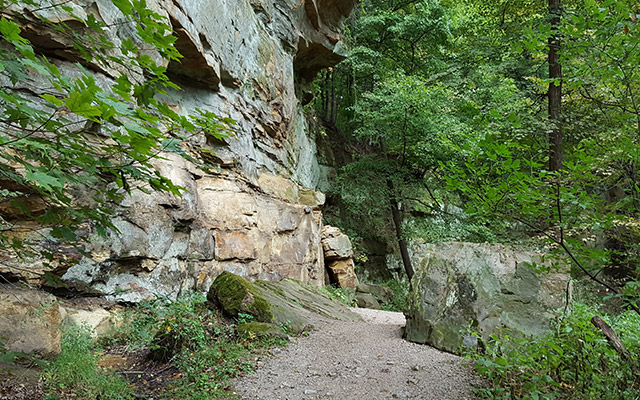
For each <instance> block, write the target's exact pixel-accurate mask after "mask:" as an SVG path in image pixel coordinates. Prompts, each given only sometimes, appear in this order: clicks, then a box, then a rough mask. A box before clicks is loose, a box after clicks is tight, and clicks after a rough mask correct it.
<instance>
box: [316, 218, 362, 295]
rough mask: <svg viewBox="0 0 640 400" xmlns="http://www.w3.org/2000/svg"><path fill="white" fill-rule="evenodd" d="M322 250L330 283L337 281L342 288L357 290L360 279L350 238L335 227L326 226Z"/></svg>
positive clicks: (323, 230)
mask: <svg viewBox="0 0 640 400" xmlns="http://www.w3.org/2000/svg"><path fill="white" fill-rule="evenodd" d="M322 249H323V251H324V261H325V265H326V268H327V272H328V273H329V277H330V281H332V282H333V281H335V283H337V284H338V286H340V287H342V288H345V289H352V290H355V289H356V287H357V286H358V277H357V276H356V272H355V269H354V268H355V264H354V261H353V247H352V246H351V240H349V236H347V235H345V234H344V233H342V232H341V231H340V229H338V228H336V227H334V226H329V225H326V226H324V227H323V228H322Z"/></svg>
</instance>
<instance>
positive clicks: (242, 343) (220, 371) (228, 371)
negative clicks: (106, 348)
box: [104, 293, 286, 400]
mask: <svg viewBox="0 0 640 400" xmlns="http://www.w3.org/2000/svg"><path fill="white" fill-rule="evenodd" d="M240 319H246V320H249V319H251V318H250V317H249V314H243V315H239V320H240ZM123 320H124V325H123V326H122V328H120V329H119V330H118V331H117V332H114V333H113V335H112V337H111V338H110V339H107V340H106V341H105V342H104V343H108V344H115V343H121V344H126V345H127V346H128V347H129V350H130V351H133V350H135V349H136V348H138V349H139V348H140V347H146V348H149V349H150V350H151V354H152V357H154V358H156V359H160V360H164V361H165V362H170V363H172V364H173V365H175V366H176V367H177V368H178V369H179V370H180V372H181V377H180V378H179V379H178V380H176V381H174V382H172V383H171V384H170V385H169V386H168V387H167V388H166V389H165V390H164V392H163V393H162V394H161V395H162V396H163V397H162V398H167V399H175V398H180V399H190V400H205V399H207V400H208V399H215V398H225V397H227V396H228V395H229V393H228V391H227V389H228V381H229V380H230V379H232V378H234V377H236V376H238V374H240V373H244V372H248V371H251V369H252V364H251V363H250V360H251V356H252V355H254V356H255V354H258V353H264V352H266V351H267V350H268V348H269V347H271V346H274V345H279V346H281V345H284V344H285V343H286V340H283V339H281V338H279V337H277V336H275V335H258V334H255V333H246V332H243V333H238V332H237V331H236V325H235V324H229V323H227V322H225V321H224V320H222V319H221V318H220V317H219V316H218V315H217V313H215V312H213V311H212V310H210V309H209V307H208V305H207V300H206V298H205V296H204V295H203V294H201V293H187V294H185V295H183V296H181V297H180V298H178V299H177V300H175V301H169V300H158V301H154V302H148V303H143V304H141V305H140V306H138V307H137V308H136V309H134V310H132V311H130V312H129V314H128V316H127V317H125V318H124V319H123Z"/></svg>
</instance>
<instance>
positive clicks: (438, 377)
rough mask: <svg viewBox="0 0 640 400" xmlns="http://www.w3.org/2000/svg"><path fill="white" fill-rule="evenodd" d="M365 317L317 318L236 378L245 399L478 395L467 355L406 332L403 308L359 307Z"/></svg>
mask: <svg viewBox="0 0 640 400" xmlns="http://www.w3.org/2000/svg"><path fill="white" fill-rule="evenodd" d="M353 311H354V312H357V313H358V314H360V315H361V316H362V317H363V318H364V320H365V321H366V322H340V321H327V320H324V321H318V323H317V324H316V327H317V330H316V331H314V332H313V333H312V334H311V335H310V336H308V337H306V338H300V339H299V340H298V341H297V342H295V343H291V344H289V346H288V347H286V348H284V349H277V350H275V351H274V357H273V358H271V359H268V360H266V361H264V362H259V363H258V365H259V368H258V369H257V371H256V372H255V373H253V374H251V375H247V376H245V377H243V378H241V379H240V380H237V381H236V382H235V385H234V386H235V388H236V390H235V392H236V393H238V394H239V395H240V396H241V397H242V399H244V400H253V399H264V400H267V399H268V400H278V399H280V400H298V399H300V400H302V399H305V400H306V399H340V400H368V399H434V400H436V399H437V400H463V399H473V398H474V396H473V393H472V388H473V385H474V384H476V385H477V384H478V383H479V380H478V378H476V377H475V376H474V374H473V373H472V372H471V371H470V370H469V369H468V368H465V367H463V366H462V365H461V359H460V358H459V357H456V356H454V355H451V354H448V353H442V352H440V351H438V350H435V349H433V348H431V347H428V346H422V345H418V344H415V343H409V342H407V341H405V340H403V339H402V329H403V326H404V324H405V319H404V316H403V315H402V314H401V313H392V312H387V311H379V310H368V309H353Z"/></svg>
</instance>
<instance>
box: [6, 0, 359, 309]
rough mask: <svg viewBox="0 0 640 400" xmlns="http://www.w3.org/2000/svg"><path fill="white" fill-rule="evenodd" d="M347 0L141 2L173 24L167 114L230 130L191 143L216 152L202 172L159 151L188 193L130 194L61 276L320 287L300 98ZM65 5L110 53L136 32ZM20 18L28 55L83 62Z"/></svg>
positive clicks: (29, 272) (166, 289)
mask: <svg viewBox="0 0 640 400" xmlns="http://www.w3.org/2000/svg"><path fill="white" fill-rule="evenodd" d="M354 4H355V2H354V1H353V0H331V1H322V0H315V1H314V0H304V1H303V2H298V1H291V0H264V1H254V0H244V1H232V2H226V1H222V0H219V1H209V2H201V1H194V0H172V1H169V0H156V1H149V2H148V3H147V5H148V7H149V8H150V9H152V10H154V11H156V12H157V13H159V14H160V15H162V16H164V17H165V18H166V19H167V21H169V23H170V24H171V26H172V27H173V29H174V30H175V32H176V36H177V42H176V47H177V48H178V50H179V51H180V52H181V53H182V54H183V56H184V58H183V59H182V60H181V62H180V63H178V62H174V61H172V62H171V63H169V64H168V65H167V68H168V75H170V77H171V78H173V79H174V80H176V81H177V82H178V83H179V84H180V85H181V86H182V88H183V90H181V91H176V92H173V93H170V94H169V102H170V103H171V107H172V109H174V110H176V111H177V112H179V113H181V114H184V115H186V114H196V109H201V110H203V111H210V112H214V113H216V114H217V115H219V116H221V117H229V118H232V119H233V120H235V121H236V124H235V127H234V134H233V135H232V136H231V137H229V138H228V139H225V140H223V141H218V140H212V139H211V138H210V137H206V136H205V135H204V134H203V135H202V136H199V137H195V138H193V139H192V143H191V144H192V145H194V146H198V147H200V148H203V149H205V150H207V151H211V152H213V154H214V155H213V156H211V157H210V160H209V164H210V165H208V168H207V169H206V172H205V171H203V169H200V168H198V167H197V166H196V165H194V164H191V163H190V162H187V161H185V160H184V159H182V158H180V157H178V156H176V155H175V154H171V153H167V154H163V155H162V156H163V158H164V159H162V160H158V161H157V162H156V164H157V167H158V169H160V171H161V172H162V173H163V174H165V175H166V176H168V177H169V178H171V179H172V180H173V181H174V183H176V184H178V185H181V186H182V187H184V188H185V189H186V192H185V194H184V195H183V196H182V198H177V197H173V196H167V195H162V194H157V193H155V194H153V193H152V194H145V193H144V192H142V191H134V192H133V193H132V194H131V195H130V196H128V197H127V198H126V199H125V200H124V201H123V202H122V203H121V204H118V205H116V216H115V217H114V221H113V222H114V225H115V227H116V228H117V230H113V231H112V232H110V233H109V237H108V238H107V240H105V239H104V238H99V237H91V238H90V240H89V244H88V247H87V249H86V251H87V252H88V253H89V256H81V255H80V254H78V253H74V254H73V255H72V258H74V257H75V259H74V260H73V262H72V263H71V264H74V263H75V262H76V261H79V262H77V264H75V265H74V266H72V267H71V268H69V269H68V270H67V271H66V273H64V272H65V271H64V270H61V271H60V274H62V273H64V275H63V281H64V282H65V283H66V284H68V285H70V286H71V287H75V288H76V289H79V290H81V291H89V292H92V293H96V294H102V295H106V296H108V297H109V298H110V299H111V300H118V301H127V302H137V301H141V300H144V299H149V298H154V297H157V296H168V297H175V296H177V295H178V294H179V293H180V292H181V291H183V290H186V289H196V290H203V291H204V290H207V288H208V286H209V285H210V284H211V282H212V281H213V279H215V276H217V274H219V273H220V271H223V270H227V271H234V272H236V273H238V274H240V275H243V276H246V277H249V278H254V279H257V278H260V279H280V278H283V277H290V278H295V279H298V280H301V281H307V282H311V283H313V284H316V285H320V284H322V283H324V270H323V268H324V267H323V255H322V249H321V245H320V230H321V207H322V205H323V203H324V196H323V195H322V194H321V193H319V192H315V191H314V190H312V188H315V187H316V185H317V182H318V179H319V167H318V162H317V160H316V156H315V154H316V148H315V139H314V138H313V137H310V134H309V130H308V126H307V121H306V119H305V116H304V114H303V108H302V103H301V100H300V98H301V97H302V96H303V95H304V92H305V90H306V89H305V85H306V84H307V83H308V82H309V81H310V80H311V79H312V78H313V77H314V75H315V74H316V73H317V72H318V71H319V70H320V69H322V68H326V67H329V66H332V65H335V64H336V63H338V62H340V61H341V60H342V59H343V58H344V54H343V53H344V47H343V46H342V43H341V41H340V33H341V31H342V28H343V20H344V19H345V17H347V16H348V15H349V13H350V12H351V9H352V8H353V6H354ZM70 6H71V7H72V8H73V13H74V14H76V15H78V16H80V17H82V16H85V15H88V14H93V15H94V17H95V18H96V19H97V20H98V21H101V22H104V23H105V24H106V26H109V27H112V28H111V29H108V30H106V31H105V35H106V38H107V39H108V40H109V41H112V42H113V43H114V44H115V48H118V47H119V44H120V43H121V42H122V40H123V38H125V37H127V35H128V30H129V29H130V28H131V27H127V26H126V24H122V22H123V19H122V16H121V15H120V14H119V13H118V11H117V9H116V7H115V6H114V5H113V2H111V1H107V0H98V1H77V2H72V3H70ZM38 13H40V14H45V15H44V16H46V17H48V18H50V19H51V20H53V21H65V20H70V18H69V17H68V16H65V15H59V13H58V11H56V10H55V9H54V8H44V9H42V10H40V11H38ZM56 13H58V14H56ZM22 14H23V15H24V16H25V20H24V21H22V23H23V24H24V26H23V32H24V34H25V36H27V37H28V38H29V39H30V40H31V41H32V43H33V44H34V46H35V47H36V50H37V51H38V52H41V53H43V54H46V55H47V56H48V57H49V58H50V59H51V60H52V61H53V62H55V63H56V64H57V65H58V66H59V68H60V70H61V71H63V73H65V74H69V75H71V76H73V74H74V73H75V72H74V71H76V68H77V67H76V66H75V64H74V63H75V62H76V61H77V60H78V59H79V57H78V54H77V53H76V52H75V50H74V49H73V48H72V47H71V45H70V43H67V42H66V41H65V38H64V37H62V36H61V35H59V34H58V33H56V31H54V30H46V29H44V28H42V27H41V25H42V24H40V25H38V24H37V23H35V22H34V23H31V22H29V21H37V18H35V17H33V15H31V14H30V13H29V12H27V11H24V12H22ZM30 16H31V17H33V18H32V19H30ZM72 22H74V23H77V21H72ZM151 55H152V56H154V55H153V54H151ZM96 70H97V71H99V72H96V79H97V82H98V84H99V85H101V86H108V85H112V84H113V83H114V82H113V80H112V77H113V76H116V75H117V74H115V73H114V72H115V71H108V70H104V68H101V69H98V68H96ZM20 85H23V86H25V87H24V88H20V87H19V88H17V89H18V90H21V89H24V90H25V91H30V92H32V93H33V94H34V96H36V97H37V96H38V95H40V94H42V93H44V92H45V91H46V85H45V84H44V83H43V85H40V84H39V83H38V82H32V83H29V84H27V83H24V84H22V83H20V84H19V85H18V86H20ZM43 268H44V267H43V266H42V265H40V264H38V263H36V264H34V265H28V266H24V265H16V264H15V263H14V264H12V263H11V262H5V263H3V264H2V266H0V273H2V274H3V275H4V276H5V277H8V278H10V279H19V280H28V281H30V283H38V282H39V276H41V272H42V270H43Z"/></svg>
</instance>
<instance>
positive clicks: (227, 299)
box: [207, 272, 361, 335]
mask: <svg viewBox="0 0 640 400" xmlns="http://www.w3.org/2000/svg"><path fill="white" fill-rule="evenodd" d="M207 299H208V300H209V301H210V302H211V303H213V304H214V305H216V306H217V307H219V308H220V309H221V310H222V311H223V312H224V313H225V314H226V315H228V316H230V317H234V318H237V317H238V314H239V313H243V314H250V315H252V316H253V317H254V319H253V321H252V322H265V323H271V324H274V325H276V326H286V327H287V333H289V334H292V335H297V334H300V333H302V332H304V331H306V330H310V329H312V328H313V324H314V322H315V321H317V320H318V319H319V318H328V319H337V320H341V321H359V320H361V318H360V316H359V315H357V314H355V313H353V312H351V311H350V310H349V309H348V308H347V307H345V306H344V305H342V304H340V303H337V302H334V301H333V300H331V299H330V298H329V297H328V296H326V295H325V294H324V293H322V292H320V290H318V288H315V287H313V286H311V285H308V284H305V283H301V282H298V281H295V280H293V279H283V280H281V281H279V282H267V281H256V282H255V283H251V282H249V281H248V280H246V279H244V278H242V277H240V276H237V275H234V274H232V273H230V272H223V273H222V274H220V275H219V276H218V278H216V280H215V281H214V282H213V284H212V285H211V289H210V290H209V294H208V296H207Z"/></svg>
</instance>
